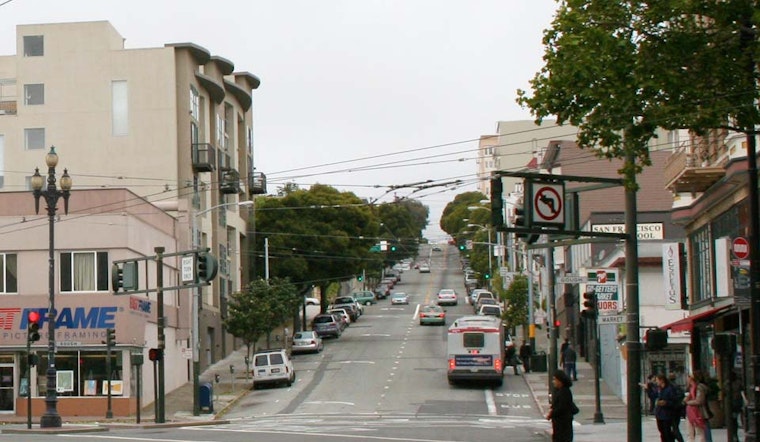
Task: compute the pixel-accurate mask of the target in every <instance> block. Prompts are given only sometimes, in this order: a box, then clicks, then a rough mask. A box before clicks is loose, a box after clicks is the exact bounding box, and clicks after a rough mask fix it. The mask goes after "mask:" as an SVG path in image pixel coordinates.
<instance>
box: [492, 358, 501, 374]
mask: <svg viewBox="0 0 760 442" xmlns="http://www.w3.org/2000/svg"><path fill="white" fill-rule="evenodd" d="M493 368H495V369H496V371H501V359H500V358H496V359H494V362H493Z"/></svg>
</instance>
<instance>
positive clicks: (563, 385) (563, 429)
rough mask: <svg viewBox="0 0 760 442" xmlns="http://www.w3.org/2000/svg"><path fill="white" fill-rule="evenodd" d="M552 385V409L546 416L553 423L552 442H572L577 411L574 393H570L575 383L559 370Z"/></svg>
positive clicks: (555, 373)
mask: <svg viewBox="0 0 760 442" xmlns="http://www.w3.org/2000/svg"><path fill="white" fill-rule="evenodd" d="M552 385H554V394H553V395H552V408H551V410H549V414H547V415H546V419H547V420H551V421H552V442H572V440H573V415H574V414H575V412H576V410H577V409H576V408H575V403H573V392H572V391H570V387H572V386H573V381H571V380H570V377H569V376H568V375H567V374H565V372H564V371H561V370H557V371H556V372H554V377H553V378H552Z"/></svg>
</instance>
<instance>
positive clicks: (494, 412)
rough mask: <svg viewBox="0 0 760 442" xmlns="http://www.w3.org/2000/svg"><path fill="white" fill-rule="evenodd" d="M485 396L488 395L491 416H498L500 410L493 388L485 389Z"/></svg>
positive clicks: (487, 404) (487, 403) (487, 402)
mask: <svg viewBox="0 0 760 442" xmlns="http://www.w3.org/2000/svg"><path fill="white" fill-rule="evenodd" d="M484 393H485V396H486V406H487V407H488V414H489V415H490V416H496V415H497V414H498V411H497V409H496V399H495V398H494V397H493V390H491V389H490V388H489V389H488V390H484Z"/></svg>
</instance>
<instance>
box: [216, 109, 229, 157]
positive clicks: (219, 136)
mask: <svg viewBox="0 0 760 442" xmlns="http://www.w3.org/2000/svg"><path fill="white" fill-rule="evenodd" d="M216 145H217V146H219V149H226V148H227V146H226V145H225V144H224V119H222V117H221V116H220V115H219V114H216Z"/></svg>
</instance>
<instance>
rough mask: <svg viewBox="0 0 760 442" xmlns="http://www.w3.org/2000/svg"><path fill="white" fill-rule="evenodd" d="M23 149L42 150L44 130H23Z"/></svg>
mask: <svg viewBox="0 0 760 442" xmlns="http://www.w3.org/2000/svg"><path fill="white" fill-rule="evenodd" d="M24 148H25V149H26V150H34V149H44V148H45V129H44V128H42V127H35V128H31V129H24Z"/></svg>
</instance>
